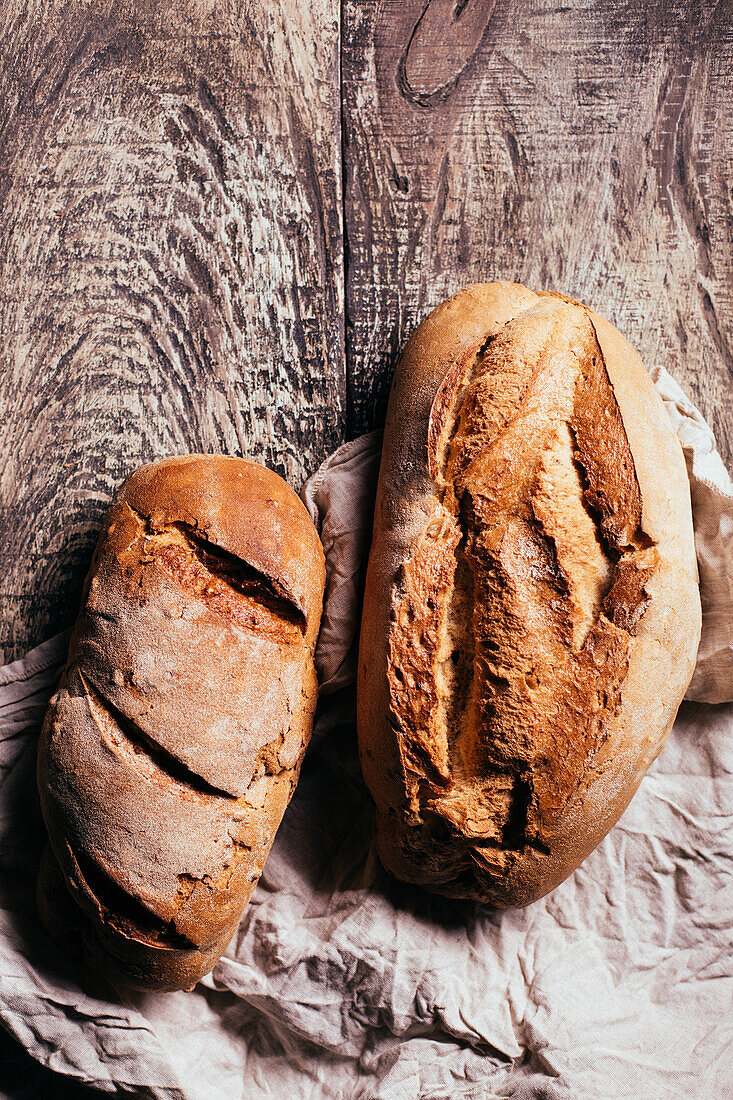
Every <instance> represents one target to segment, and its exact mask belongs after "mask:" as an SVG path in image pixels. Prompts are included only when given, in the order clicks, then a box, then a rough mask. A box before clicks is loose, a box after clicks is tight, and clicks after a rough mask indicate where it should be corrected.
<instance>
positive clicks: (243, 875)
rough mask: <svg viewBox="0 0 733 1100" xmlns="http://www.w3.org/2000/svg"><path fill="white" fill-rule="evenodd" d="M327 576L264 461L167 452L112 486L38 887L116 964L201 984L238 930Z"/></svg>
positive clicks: (303, 690)
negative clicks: (116, 488)
mask: <svg viewBox="0 0 733 1100" xmlns="http://www.w3.org/2000/svg"><path fill="white" fill-rule="evenodd" d="M324 579H325V571H324V560H323V551H322V548H321V544H320V541H319V539H318V535H317V533H316V531H315V528H314V527H313V524H312V523H311V521H310V518H309V516H308V513H307V511H306V509H305V507H304V506H303V504H302V503H301V501H300V500H299V499H298V497H297V496H296V495H295V493H294V492H293V491H292V490H291V489H290V488H289V487H288V486H287V485H286V484H285V482H284V481H282V479H281V478H279V477H278V476H277V475H276V474H274V473H272V472H271V471H270V470H267V469H265V468H263V467H262V466H259V465H257V464H255V463H252V462H247V461H245V460H244V459H239V458H223V457H217V456H208V455H189V456H186V457H182V458H172V459H168V460H165V461H162V462H156V463H153V464H152V465H150V466H144V467H142V468H141V469H139V470H137V471H136V472H135V473H134V474H133V475H132V476H131V477H130V478H128V480H127V481H126V482H125V483H124V485H123V486H122V488H121V490H120V491H119V492H118V494H117V496H116V498H115V500H114V501H113V504H112V506H111V508H110V510H109V512H108V514H107V516H106V520H105V523H104V527H103V530H102V533H101V535H100V538H99V542H98V544H97V548H96V551H95V556H94V560H93V563H92V567H91V570H90V573H89V576H88V578H87V582H86V587H85V592H84V598H83V602H82V609H81V612H80V615H79V619H78V621H77V624H76V627H75V630H74V633H73V637H72V641H71V645H70V650H69V658H68V663H67V666H66V670H65V672H64V676H63V679H62V682H61V685H60V687H59V690H58V692H57V693H56V695H55V696H54V698H53V699H52V700H51V704H50V707H49V710H48V713H47V716H46V721H45V723H44V727H43V732H42V735H41V740H40V745H39V756H38V783H39V790H40V796H41V806H42V810H43V816H44V819H45V823H46V827H47V831H48V838H49V843H50V848H49V849H48V850H47V852H46V855H45V857H44V860H43V863H42V867H41V872H40V875H39V890H38V894H39V911H40V914H41V917H42V920H43V921H44V923H45V925H46V926H47V928H48V929H49V931H50V932H51V933H52V934H55V935H57V936H63V935H64V934H69V935H70V936H71V937H72V938H73V940H74V941H79V942H81V943H82V945H83V949H84V952H85V954H86V957H87V959H88V961H89V962H90V963H91V964H92V965H93V966H94V967H95V968H96V969H97V970H98V971H100V972H101V973H103V974H104V975H106V976H107V977H108V978H109V979H111V980H112V982H113V983H114V984H116V985H118V986H121V987H125V988H131V989H159V990H166V989H168V990H170V989H183V988H191V987H192V986H193V985H194V984H195V983H196V981H198V979H199V978H200V977H202V976H203V975H204V974H205V973H206V972H207V971H208V970H210V969H211V967H212V966H213V965H214V963H215V962H216V961H217V959H218V958H219V956H220V955H221V953H222V952H223V951H224V949H225V948H226V946H227V943H228V942H229V940H230V939H231V937H232V935H233V933H234V931H235V929H236V927H237V923H238V921H239V919H240V917H241V914H242V911H243V909H244V907H245V905H246V904H247V902H248V901H249V897H250V895H251V893H252V891H253V889H254V886H255V884H256V882H257V880H258V878H259V875H260V873H261V871H262V868H263V865H264V863H265V860H266V858H267V855H268V852H269V850H270V846H271V844H272V841H273V838H274V835H275V832H276V830H277V827H278V825H279V824H280V820H281V818H282V816H283V813H284V812H285V808H286V806H287V804H288V801H289V800H290V796H291V794H292V792H293V789H294V787H295V784H296V782H297V778H298V771H299V768H300V763H301V759H302V757H303V753H304V751H305V748H306V745H307V743H308V739H309V737H310V733H311V726H312V721H313V712H314V708H315V702H316V692H317V684H316V675H315V670H314V666H313V651H314V648H315V643H316V638H317V635H318V627H319V621H320V615H321V605H322V598H323V586H324Z"/></svg>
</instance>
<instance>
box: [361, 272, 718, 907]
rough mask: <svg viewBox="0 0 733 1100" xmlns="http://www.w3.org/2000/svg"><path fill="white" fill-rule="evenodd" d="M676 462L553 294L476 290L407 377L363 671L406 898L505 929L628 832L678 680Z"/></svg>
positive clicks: (680, 517) (413, 347) (395, 407)
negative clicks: (478, 910)
mask: <svg viewBox="0 0 733 1100" xmlns="http://www.w3.org/2000/svg"><path fill="white" fill-rule="evenodd" d="M699 633H700V600H699V593H698V585H697V571H696V562H695V551H694V542H693V532H692V520H691V512H690V494H689V484H688V480H687V474H686V470H685V465H684V460H683V456H682V452H681V449H680V445H679V443H678V441H677V438H676V436H675V434H674V432H673V431H672V428H671V425H670V423H669V421H668V418H667V416H666V413H665V411H664V407H663V405H662V403H661V401H660V399H659V397H658V396H657V394H656V392H655V390H654V387H653V386H652V383H651V381H650V379H649V377H648V375H647V373H646V371H645V370H644V367H643V365H642V363H641V361H640V360H639V358H638V356H637V355H636V353H635V352H634V351H633V349H632V348H631V347H630V346H629V344H628V343H627V342H626V341H625V340H624V339H623V337H621V336H620V334H619V333H618V332H617V331H616V330H615V329H613V328H612V327H611V326H610V325H609V324H608V323H607V322H606V321H604V320H602V319H601V318H600V317H598V316H596V315H595V314H594V313H592V312H591V311H590V310H588V309H586V308H584V307H583V306H581V305H579V304H578V303H576V302H573V301H572V300H570V299H568V298H565V297H564V296H562V295H559V294H535V293H533V292H532V291H530V290H527V289H525V288H524V287H521V286H516V285H513V284H509V283H492V284H486V285H476V286H471V287H469V288H468V289H466V290H464V291H463V292H462V293H460V294H458V295H456V297H454V298H452V299H451V300H450V301H448V302H445V303H444V304H443V305H442V306H440V307H439V308H438V309H436V310H435V311H434V312H433V313H431V314H430V316H428V317H427V318H426V319H425V320H424V321H423V322H422V324H421V325H420V326H419V328H418V329H417V331H416V332H415V334H414V335H413V337H412V339H411V340H410V341H409V343H408V344H407V347H406V348H405V351H404V353H403V355H402V358H401V360H400V362H399V364H398V366H397V370H396V374H395V378H394V383H393V388H392V393H391V397H390V403H389V410H388V414H387V423H386V428H385V439H384V451H383V456H382V465H381V470H380V477H379V488H378V494H377V503H376V512H375V520H374V538H373V543H372V547H371V552H370V557H369V567H368V574H367V581H366V593H365V598H364V612H363V621H362V631H361V643H360V652H359V682H358V722H359V742H360V752H361V760H362V767H363V770H364V775H365V777H366V780H367V783H368V785H369V787H370V789H371V792H372V795H373V797H374V800H375V802H376V841H377V848H378V851H379V854H380V857H381V859H382V862H383V863H384V865H385V867H386V868H387V869H388V870H389V871H391V872H392V873H393V874H394V875H396V876H397V877H398V878H401V879H404V880H406V881H408V882H414V883H419V884H420V885H421V886H424V887H427V888H428V889H430V890H433V891H436V892H438V893H442V894H446V895H449V896H453V897H460V898H472V899H476V900H479V901H482V902H486V903H489V904H491V905H495V906H498V907H503V906H523V905H527V904H528V903H530V902H532V901H534V900H536V899H537V898H539V897H541V896H542V895H543V894H545V893H547V891H549V890H551V889H553V888H554V887H555V886H556V885H557V884H558V883H560V882H561V881H562V880H563V879H564V878H566V876H567V875H569V874H570V873H571V871H573V869H574V868H575V867H577V866H578V864H579V863H580V862H581V861H582V860H583V859H584V858H585V857H586V856H587V855H588V854H589V853H590V852H591V851H592V849H593V848H594V847H595V846H596V845H597V844H598V843H599V841H600V840H601V839H602V837H603V836H604V835H605V834H606V832H607V831H608V829H610V828H611V826H612V825H613V824H614V823H615V822H616V821H617V820H618V818H619V817H620V815H621V813H622V812H623V810H624V809H625V807H626V806H627V804H628V802H629V801H630V799H631V797H632V796H633V794H634V792H635V791H636V789H637V787H638V785H639V783H640V781H641V778H642V776H643V775H644V773H645V771H646V769H647V768H648V767H649V765H650V763H651V762H652V760H654V758H655V756H656V755H657V753H658V752H659V751H660V749H661V748H662V746H663V745H664V742H665V739H666V737H667V735H668V733H669V730H670V728H671V726H672V723H673V721H674V718H675V714H676V712H677V708H678V706H679V704H680V702H681V700H682V697H683V695H684V692H685V688H686V686H687V684H688V682H689V680H690V677H691V675H692V670H693V665H694V661H695V654H696V651H697V645H698V641H699Z"/></svg>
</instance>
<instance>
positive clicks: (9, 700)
mask: <svg viewBox="0 0 733 1100" xmlns="http://www.w3.org/2000/svg"><path fill="white" fill-rule="evenodd" d="M654 377H655V383H656V385H657V388H658V390H659V392H660V393H661V395H662V397H663V399H664V401H665V404H666V406H667V409H668V411H669V414H670V417H671V419H672V422H673V424H674V426H675V428H676V430H677V432H678V435H679V437H680V439H681V441H682V444H683V447H684V450H685V454H686V458H687V462H688V468H689V471H690V476H691V482H692V499H693V507H694V517H695V529H696V538H697V551H698V557H699V562H700V573H701V584H702V598H703V607H704V626H703V637H702V643H701V647H700V658H699V661H698V666H697V671H696V673H695V678H694V680H693V683H692V685H691V687H690V692H689V695H688V699H689V700H690V701H689V702H685V703H684V704H683V705H682V708H681V710H680V713H679V716H678V719H677V722H676V724H675V727H674V730H673V732H672V735H671V737H670V740H669V743H668V746H667V748H666V749H665V750H664V752H663V753H662V754H661V756H660V757H659V759H658V760H657V761H656V762H655V764H654V765H653V767H652V768H651V770H650V772H649V774H648V775H647V777H646V778H645V779H644V781H643V782H642V785H641V788H640V790H639V792H638V794H637V795H636V797H635V798H634V800H633V802H632V804H631V806H630V807H629V809H628V810H627V811H626V813H625V814H624V816H623V818H622V819H621V821H620V822H619V824H618V825H617V826H616V827H615V828H614V829H613V830H612V831H611V832H610V833H609V835H608V836H607V837H606V839H605V840H604V841H603V842H602V843H601V845H600V846H599V847H598V848H597V849H596V851H595V852H593V853H592V855H591V856H590V857H589V858H588V859H587V860H586V861H585V863H583V865H582V866H581V867H580V868H579V869H578V870H577V871H576V872H575V873H574V874H573V875H572V876H571V877H570V878H569V879H568V880H567V881H566V882H565V883H563V884H562V885H561V886H560V887H559V888H558V889H557V890H555V891H554V892H553V893H552V894H550V895H549V897H546V898H544V899H543V900H541V901H539V902H537V903H536V904H535V905H532V906H530V907H529V908H528V909H525V910H521V911H511V910H509V911H505V912H498V913H497V912H489V911H487V910H486V909H484V908H482V907H481V906H479V905H475V904H472V903H463V902H457V901H452V900H448V899H443V898H438V897H434V896H431V895H430V894H427V893H425V892H423V891H421V890H419V889H417V888H415V887H411V886H407V885H405V884H402V883H398V882H396V881H394V880H393V879H391V878H390V877H389V876H388V875H387V874H386V873H385V872H384V870H383V869H382V868H381V867H380V865H379V862H378V860H377V858H376V856H375V853H374V850H373V847H372V809H371V803H370V799H369V796H368V794H367V792H366V789H365V787H364V784H363V781H362V779H361V774H360V770H359V764H358V757H357V750H356V733H355V727H354V686H353V681H354V668H355V659H354V640H355V636H356V630H357V625H358V606H359V586H360V582H361V577H362V575H363V568H364V558H365V554H366V550H367V547H368V542H369V535H370V529H371V509H372V503H373V492H374V486H375V482H376V475H377V469H378V462H379V447H380V439H379V436H378V434H376V433H375V434H373V435H371V436H366V437H364V438H362V439H360V440H357V441H356V442H355V443H350V444H347V445H345V446H344V447H342V448H340V450H338V451H337V452H336V453H335V454H334V455H332V456H331V458H330V459H328V460H327V461H326V463H324V465H323V466H322V467H321V469H320V470H319V471H318V472H317V473H316V474H315V475H314V476H313V477H312V478H311V479H310V481H309V482H308V483H307V484H306V485H305V486H304V489H303V498H304V500H305V501H306V504H307V506H308V508H309V509H310V512H311V514H312V515H313V517H314V519H315V520H316V522H317V523H318V526H319V529H320V531H321V535H322V538H323V542H324V546H325V550H326V555H327V561H328V587H327V600H326V607H325V614H324V619H323V630H322V634H321V638H320V642H319V650H318V665H319V671H320V676H321V683H322V695H321V702H320V704H319V714H318V719H317V724H316V729H315V733H314V738H313V741H312V743H311V747H310V748H309V750H308V753H307V755H306V759H305V762H304V765H303V770H302V777H301V781H300V784H299V786H298V789H297V792H296V794H295V797H294V798H293V801H292V803H291V805H290V807H289V809H288V811H287V813H286V815H285V818H284V820H283V823H282V826H281V828H280V831H279V832H278V835H277V839H276V841H275V844H274V847H273V850H272V853H271V855H270V858H269V860H268V862H267V865H266V867H265V871H264V874H263V876H262V879H261V882H260V885H259V887H258V888H257V890H256V892H255V895H254V897H253V900H252V902H251V904H250V905H249V907H248V909H247V910H246V913H245V915H244V917H243V919H242V922H241V925H240V927H239V930H238V932H237V934H236V936H235V938H234V940H233V941H232V943H231V945H230V947H229V949H228V951H227V952H226V955H225V956H224V958H223V959H222V960H221V961H220V963H219V964H218V965H217V967H216V968H215V970H214V971H213V973H212V974H211V975H210V976H209V977H207V978H206V979H205V980H204V981H203V982H202V983H200V984H199V985H198V986H197V988H196V990H195V991H194V992H192V993H174V994H155V995H140V996H136V997H126V998H124V999H122V1000H121V999H118V998H115V997H114V995H112V994H111V991H109V990H107V991H104V990H100V989H99V988H96V989H95V988H94V986H93V985H92V984H91V983H90V982H89V980H88V979H86V978H83V977H82V975H80V974H79V973H78V972H77V971H76V970H75V969H74V967H73V966H72V965H71V964H70V963H69V961H68V960H67V959H65V958H64V957H62V956H61V955H60V954H59V952H58V951H57V949H56V947H55V945H54V944H53V943H52V942H51V941H49V940H48V938H47V937H46V936H45V934H44V933H43V931H42V929H41V928H40V926H39V923H38V920H37V917H36V915H35V908H34V880H35V871H36V865H37V860H38V856H39V852H40V847H41V842H42V826H41V823H40V817H39V811H38V802H37V796H36V794H35V777H34V773H35V744H36V738H37V733H38V728H39V725H40V722H41V719H42V715H43V711H44V709H45V705H46V702H47V699H48V697H49V695H50V694H51V692H52V690H53V687H54V684H55V681H56V679H57V677H58V674H59V671H60V667H61V663H62V661H63V657H64V654H65V649H66V643H67V640H68V636H67V635H62V636H59V637H57V638H54V639H51V640H50V641H48V642H46V643H45V644H44V645H42V646H39V647H38V648H37V649H34V650H33V651H32V652H31V653H29V654H28V656H27V657H26V658H25V660H23V661H18V662H16V663H15V664H13V665H9V666H7V667H5V668H4V669H1V670H0V737H1V740H0V870H1V872H2V875H1V877H0V1020H1V1021H2V1024H3V1025H4V1027H5V1028H6V1029H7V1031H8V1032H10V1033H11V1034H12V1035H13V1036H15V1038H16V1039H18V1040H19V1041H20V1042H21V1043H22V1044H23V1045H24V1046H25V1048H26V1049H27V1050H28V1051H29V1052H30V1053H31V1054H32V1055H33V1057H34V1058H35V1059H36V1060H37V1061H39V1062H41V1063H44V1064H45V1065H46V1066H49V1067H51V1068H52V1069H53V1070H56V1071H57V1072H58V1073H60V1074H65V1075H67V1077H70V1078H76V1079H77V1080H78V1081H80V1082H87V1083H91V1084H93V1085H94V1086H96V1087H97V1088H98V1089H101V1090H103V1091H106V1092H118V1093H121V1094H129V1095H135V1096H151V1097H166V1098H171V1100H173V1098H180V1100H213V1098H219V1097H226V1098H227V1100H238V1098H242V1100H258V1098H261V1097H262V1098H265V1097H266V1098H281V1097H282V1098H289V1097H298V1098H302V1100H309V1098H312V1100H327V1098H329V1100H330V1098H334V1100H335V1098H341V1097H343V1098H357V1100H359V1098H363V1100H365V1098H370V1100H380V1098H383V1100H418V1098H420V1100H422V1098H427V1097H430V1098H435V1100H437V1098H441V1097H444V1098H446V1100H447V1098H449V1097H450V1098H456V1097H459V1098H464V1100H469V1098H475V1100H479V1098H480V1100H485V1098H489V1097H502V1096H507V1097H508V1096H511V1097H516V1098H520V1100H521V1098H525V1097H526V1098H529V1097H543V1098H546V1100H561V1098H562V1100H565V1098H567V1100H583V1098H589V1100H590V1098H598V1100H610V1098H613V1100H624V1098H629V1100H639V1098H641V1097H644V1098H651V1100H663V1098H667V1097H669V1098H670V1100H671V1098H674V1100H678V1097H680V1096H686V1097H701V1098H703V1097H704V1098H705V1100H708V1098H709V1097H716V1098H718V1100H721V1098H723V1097H733V952H732V951H731V927H732V926H733V705H731V704H730V702H727V701H729V700H731V698H733V648H732V645H733V633H732V632H733V493H732V492H731V484H730V480H729V478H728V475H727V474H726V472H725V469H724V467H723V465H722V463H721V461H720V458H719V457H718V455H717V453H716V451H715V443H714V440H713V436H712V433H711V432H710V430H709V428H708V427H707V425H706V424H705V422H704V421H703V419H702V417H701V416H700V414H699V413H698V412H697V410H696V409H695V408H694V407H693V406H692V405H691V404H690V402H689V401H688V400H687V398H686V397H685V396H684V394H683V393H682V391H681V390H680V389H679V387H678V386H677V385H676V384H675V383H674V382H673V380H672V379H671V378H670V377H669V375H668V374H667V373H666V372H664V371H663V370H659V371H657V373H656V375H655V376H654ZM1 1089H2V1078H1V1075H0V1090H1Z"/></svg>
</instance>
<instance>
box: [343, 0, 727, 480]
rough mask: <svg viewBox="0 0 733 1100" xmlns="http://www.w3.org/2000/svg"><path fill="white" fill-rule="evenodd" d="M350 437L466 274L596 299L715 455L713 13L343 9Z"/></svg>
mask: <svg viewBox="0 0 733 1100" xmlns="http://www.w3.org/2000/svg"><path fill="white" fill-rule="evenodd" d="M342 37H343V41H342V73H343V77H342V79H343V85H344V87H343V93H342V94H343V99H344V118H345V163H344V179H345V184H344V200H345V227H346V228H345V232H346V234H347V239H348V246H349V253H348V254H349V269H348V272H347V358H348V362H349V374H350V378H349V387H350V411H349V430H350V432H352V433H353V434H356V433H358V432H359V431H362V430H364V429H366V428H368V427H370V426H372V425H373V424H374V423H375V422H377V421H378V420H379V418H380V416H381V415H382V410H383V407H384V402H385V399H386V393H387V387H388V383H389V377H390V374H391V370H392V366H393V361H394V358H395V355H396V353H397V351H398V349H399V347H400V346H401V345H402V344H403V343H404V340H405V339H406V337H407V336H408V335H409V333H410V331H411V330H412V329H413V327H414V326H415V324H416V322H417V321H418V320H419V318H420V317H421V316H422V315H423V314H424V313H425V312H426V311H427V310H429V309H430V308H432V307H433V306H434V305H436V304H437V303H438V302H439V301H440V300H442V299H443V298H445V297H446V296H448V295H449V294H451V293H453V292H454V291H456V290H458V289H460V287H461V286H463V285H465V284H467V283H469V282H473V281H476V280H487V279H494V278H505V279H512V280H517V281H519V282H523V283H526V284H527V285H529V286H531V287H535V288H537V289H542V288H556V289H561V290H563V291H565V292H566V293H568V294H571V295H574V296H577V297H579V298H581V299H583V300H584V301H586V302H588V303H590V304H593V305H594V306H595V307H596V308H597V309H598V310H599V311H600V312H601V313H604V314H606V315H607V316H608V317H609V319H610V320H612V321H613V322H614V323H615V324H617V325H618V327H619V328H620V329H621V330H622V331H623V332H624V333H625V334H626V335H627V336H628V337H629V339H630V340H631V341H632V342H633V343H634V344H635V345H636V346H637V347H638V349H639V350H640V352H641V354H642V357H643V358H644V359H645V361H646V362H647V363H648V364H651V363H654V362H660V363H663V364H664V365H665V366H666V367H667V368H668V369H669V370H670V371H671V372H672V373H673V374H674V375H675V377H676V378H677V379H678V380H679V381H680V382H681V383H682V384H683V385H684V386H685V387H686V389H687V390H688V392H689V393H690V395H691V396H692V398H693V399H694V400H695V401H696V402H697V403H698V404H699V405H700V407H701V408H702V410H703V412H704V413H705V415H706V416H707V417H708V419H709V421H710V422H711V424H712V425H713V427H714V429H715V432H716V434H717V437H718V440H719V442H720V445H721V449H722V451H723V453H724V455H725V456H726V457H727V458H728V460H729V461H730V458H731V453H732V444H733V415H732V414H733V187H732V186H731V185H732V183H733V168H732V167H731V163H732V162H731V157H730V150H731V148H733V5H732V4H731V3H730V2H729V0H725V2H722V3H715V0H670V2H662V0H633V2H630V0H629V2H624V3H619V2H617V0H593V2H591V3H588V2H587V0H566V2H564V3H563V4H562V5H554V4H551V3H549V2H548V0H531V2H527V0H500V2H494V0H467V2H463V3H456V2H455V0H430V2H429V3H427V4H426V3H425V0H408V2H403V0H384V2H383V3H380V4H371V5H366V4H363V3H360V2H359V0H346V2H345V8H344V21H343V31H342Z"/></svg>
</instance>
